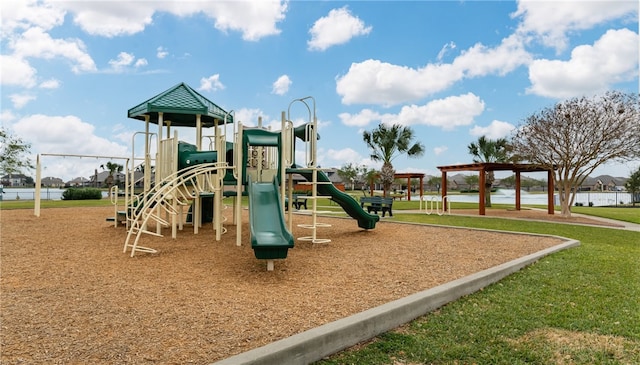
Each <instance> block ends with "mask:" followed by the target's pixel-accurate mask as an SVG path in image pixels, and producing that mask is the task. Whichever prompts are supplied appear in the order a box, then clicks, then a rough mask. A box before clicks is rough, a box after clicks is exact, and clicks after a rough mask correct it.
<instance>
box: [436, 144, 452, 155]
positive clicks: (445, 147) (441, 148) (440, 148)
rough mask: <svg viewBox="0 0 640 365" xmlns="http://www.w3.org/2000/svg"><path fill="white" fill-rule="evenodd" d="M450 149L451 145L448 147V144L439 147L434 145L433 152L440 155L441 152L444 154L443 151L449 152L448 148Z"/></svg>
mask: <svg viewBox="0 0 640 365" xmlns="http://www.w3.org/2000/svg"><path fill="white" fill-rule="evenodd" d="M448 149H449V147H447V146H438V147H433V153H434V154H435V155H436V156H439V155H441V154H443V153H445V152H447V150H448Z"/></svg>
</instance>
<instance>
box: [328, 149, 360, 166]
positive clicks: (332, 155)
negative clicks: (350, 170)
mask: <svg viewBox="0 0 640 365" xmlns="http://www.w3.org/2000/svg"><path fill="white" fill-rule="evenodd" d="M323 156H324V160H325V164H328V166H342V165H344V164H347V163H353V164H357V165H359V164H360V163H361V161H362V155H360V154H359V153H358V152H357V151H355V150H354V149H352V148H348V147H347V148H343V149H340V150H334V149H328V150H327V151H326V153H324V154H323Z"/></svg>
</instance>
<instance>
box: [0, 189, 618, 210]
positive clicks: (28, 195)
mask: <svg viewBox="0 0 640 365" xmlns="http://www.w3.org/2000/svg"><path fill="white" fill-rule="evenodd" d="M65 190H66V189H54V188H42V189H41V190H40V199H41V200H61V199H62V193H63V192H64V191H65ZM3 191H4V193H3V194H2V199H3V200H35V189H21V188H4V189H3ZM102 197H103V198H107V197H108V193H107V192H106V191H103V192H102ZM434 197H435V196H433V195H428V196H427V195H425V196H424V201H427V202H429V201H431V199H433V198H434ZM448 199H449V201H451V202H463V203H477V202H478V194H452V195H449V197H448ZM411 200H414V201H419V200H420V196H418V195H414V194H412V195H411ZM437 200H440V197H439V196H438V197H437ZM491 202H492V203H496V204H512V205H515V204H516V191H515V190H514V189H498V190H497V191H496V192H495V193H491ZM575 202H576V203H582V204H584V205H585V206H587V205H589V202H592V203H593V206H596V207H599V206H611V205H618V204H631V194H629V193H624V192H580V193H578V195H577V196H576V199H575ZM520 203H521V204H522V205H547V194H546V193H542V194H531V193H529V192H526V191H521V194H520ZM554 204H555V205H559V204H560V202H559V201H558V194H555V195H554Z"/></svg>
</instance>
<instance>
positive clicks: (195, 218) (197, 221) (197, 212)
mask: <svg viewBox="0 0 640 365" xmlns="http://www.w3.org/2000/svg"><path fill="white" fill-rule="evenodd" d="M201 147H202V115H200V114H197V115H196V149H197V150H198V151H200V150H201ZM196 179H200V178H199V177H197V178H196ZM195 193H196V197H195V199H194V201H193V209H192V210H191V219H192V220H191V221H192V222H193V234H198V229H199V228H200V226H201V225H202V217H201V215H202V214H201V209H202V208H201V205H202V199H201V198H200V192H199V191H196V192H195Z"/></svg>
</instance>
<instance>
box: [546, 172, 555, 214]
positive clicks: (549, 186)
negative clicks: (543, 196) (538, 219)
mask: <svg viewBox="0 0 640 365" xmlns="http://www.w3.org/2000/svg"><path fill="white" fill-rule="evenodd" d="M554 191H555V187H554V186H553V170H552V169H549V170H548V171H547V213H549V214H554V213H555V210H554V209H553V204H554V201H553V193H554Z"/></svg>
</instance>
